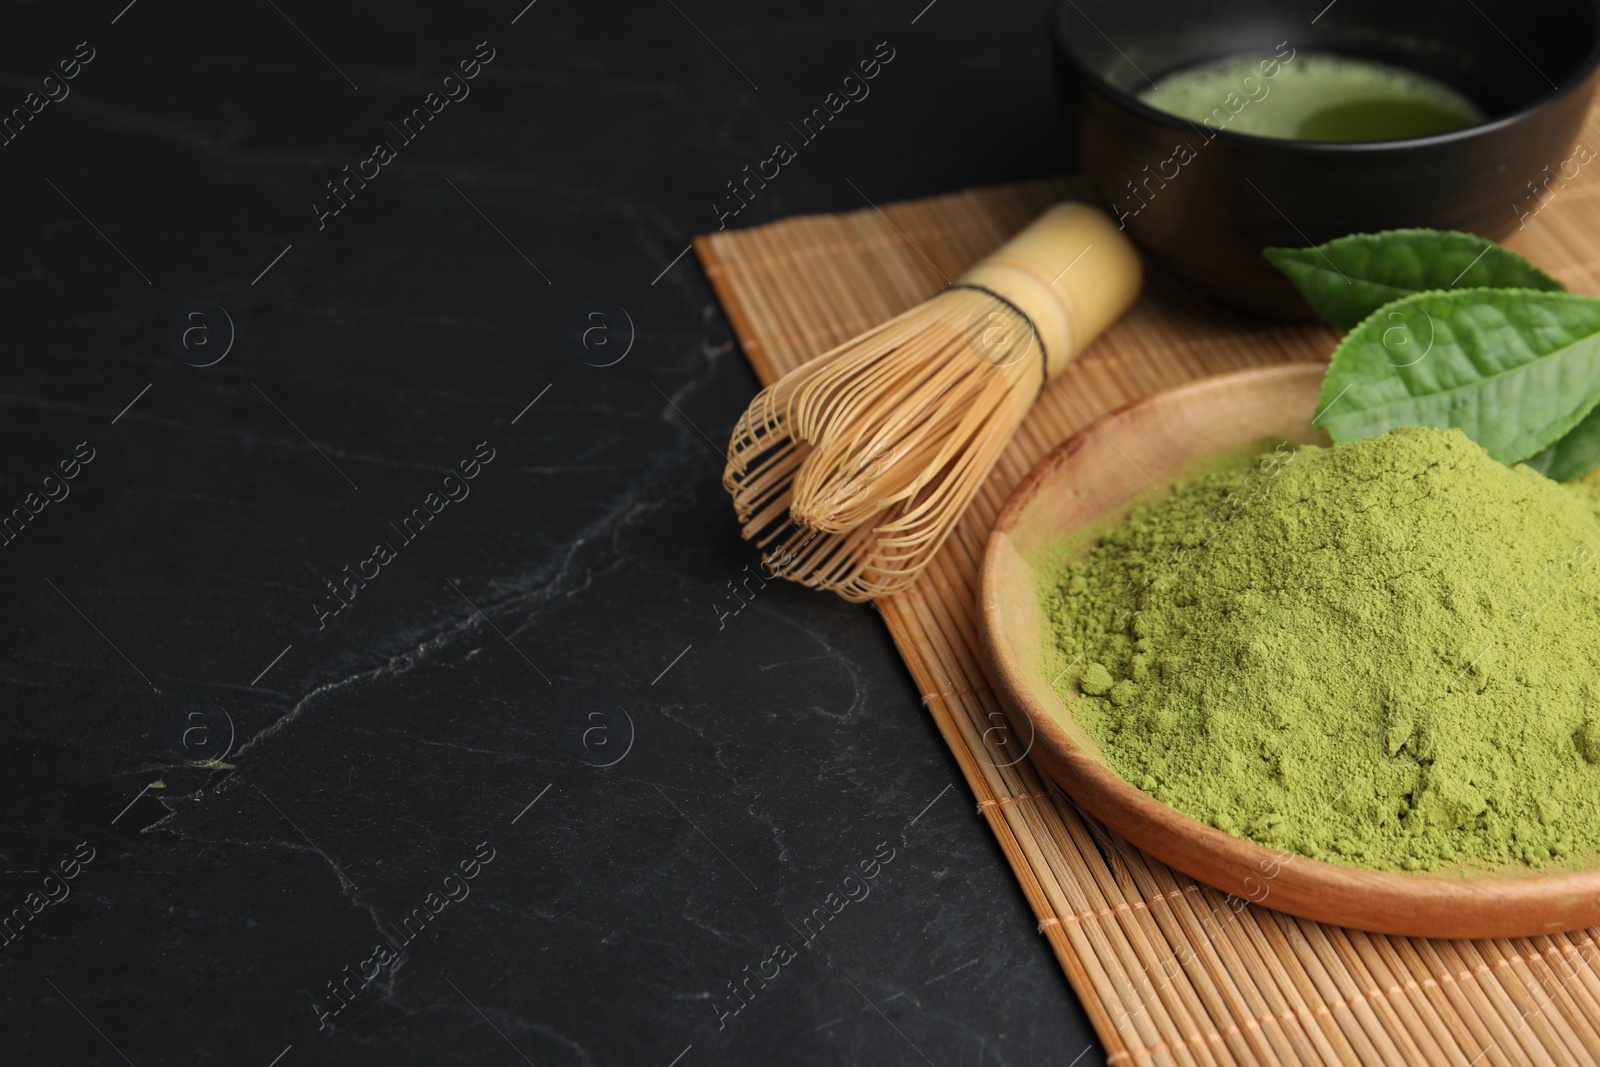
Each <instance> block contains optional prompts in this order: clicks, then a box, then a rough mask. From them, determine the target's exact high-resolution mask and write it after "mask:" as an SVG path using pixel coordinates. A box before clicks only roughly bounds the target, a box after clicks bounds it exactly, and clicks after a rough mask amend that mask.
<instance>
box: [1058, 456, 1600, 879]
mask: <svg viewBox="0 0 1600 1067" xmlns="http://www.w3.org/2000/svg"><path fill="white" fill-rule="evenodd" d="M1597 560H1600V497H1597V496H1596V495H1595V493H1594V492H1593V490H1592V489H1590V488H1589V487H1587V486H1582V485H1580V486H1567V485H1560V484H1557V483H1555V482H1551V481H1549V480H1547V479H1545V478H1544V477H1543V476H1541V475H1539V474H1537V473H1535V472H1534V471H1533V470H1531V469H1529V468H1527V467H1515V468H1508V467H1505V466H1502V465H1501V464H1499V463H1497V462H1495V461H1494V460H1492V459H1490V458H1489V457H1488V455H1487V454H1485V453H1484V451H1483V450H1482V449H1481V448H1480V447H1478V446H1477V445H1476V444H1474V443H1473V442H1472V441H1470V440H1469V439H1468V438H1467V437H1466V436H1465V435H1463V434H1462V433H1461V432H1460V431H1457V430H1432V429H1423V428H1420V427H1401V428H1399V429H1396V430H1392V431H1390V432H1389V433H1386V434H1384V435H1382V436H1381V437H1374V438H1367V439H1364V440H1359V441H1353V442H1348V443H1345V444H1339V445H1335V446H1333V447H1331V448H1316V447H1305V448H1301V449H1298V450H1294V451H1290V450H1288V449H1286V448H1280V449H1279V450H1278V451H1277V452H1274V453H1271V454H1270V455H1267V456H1263V457H1258V458H1254V459H1248V458H1247V459H1243V460H1239V461H1237V462H1233V463H1228V464H1224V465H1221V466H1218V467H1216V468H1214V469H1212V470H1210V471H1208V472H1207V473H1205V474H1203V475H1201V476H1199V477H1196V478H1194V479H1193V480H1192V481H1190V482H1188V483H1186V484H1180V485H1178V486H1176V487H1175V488H1173V489H1172V491H1171V492H1170V493H1169V494H1167V495H1166V496H1164V497H1162V498H1160V499H1159V500H1156V501H1155V502H1153V503H1150V504H1149V505H1148V506H1144V507H1141V508H1138V509H1136V510H1135V511H1134V512H1133V514H1132V515H1131V516H1130V517H1129V518H1128V520H1127V521H1126V522H1124V523H1123V524H1121V525H1120V526H1117V527H1116V528H1114V529H1112V530H1111V531H1109V532H1108V533H1106V534H1105V535H1104V536H1103V537H1102V538H1101V539H1100V540H1099V541H1098V542H1097V543H1096V545H1095V546H1094V547H1093V548H1092V550H1091V551H1090V552H1089V553H1088V554H1087V555H1086V556H1083V557H1082V558H1080V559H1078V560H1076V561H1075V562H1072V563H1070V564H1068V565H1066V566H1065V567H1064V568H1062V569H1061V570H1060V571H1059V572H1058V573H1059V576H1060V577H1059V582H1058V583H1057V584H1056V585H1054V586H1052V587H1050V588H1047V589H1045V590H1042V591H1041V595H1042V597H1043V600H1044V605H1045V609H1046V613H1047V614H1048V616H1049V617H1050V619H1051V621H1052V629H1053V634H1052V637H1053V640H1054V643H1055V645H1056V648H1057V650H1058V651H1059V653H1060V655H1061V659H1060V661H1059V662H1060V663H1061V664H1063V665H1068V664H1070V665H1071V666H1070V669H1068V670H1066V671H1065V672H1064V673H1063V674H1062V675H1061V677H1060V679H1059V680H1058V682H1057V686H1058V688H1059V689H1060V690H1061V691H1062V693H1063V695H1064V696H1065V697H1066V698H1067V700H1068V703H1069V705H1070V706H1071V707H1072V709H1073V712H1074V714H1075V715H1077V716H1078V718H1079V719H1080V721H1081V722H1082V723H1083V725H1084V726H1085V728H1086V729H1087V730H1088V731H1089V733H1090V734H1091V735H1092V736H1093V737H1094V738H1095V739H1096V741H1098V742H1099V744H1100V746H1101V748H1102V750H1103V752H1104V754H1105V756H1106V758H1107V759H1108V761H1109V762H1110V764H1111V766H1112V767H1113V768H1114V769H1115V770H1116V771H1117V772H1118V773H1119V774H1121V775H1122V776H1123V777H1124V778H1126V779H1127V780H1128V781H1130V782H1132V783H1134V784H1135V785H1137V786H1138V787H1139V788H1140V789H1142V790H1144V791H1145V792H1147V793H1150V794H1151V795H1153V796H1155V797H1156V798H1157V799H1159V800H1161V801H1162V802H1164V803H1166V804H1169V805H1171V806H1172V807H1175V808H1178V809H1179V810H1181V811H1184V812H1187V813H1188V814H1190V815H1192V816H1194V817H1195V818H1197V819H1200V820H1202V821H1204V822H1207V823H1210V824H1211V825H1213V826H1216V827H1218V828H1219V829H1222V830H1225V831H1227V832H1229V833H1233V834H1236V835H1239V836H1242V837H1249V838H1253V839H1255V840H1257V841H1259V842H1261V843H1263V844H1267V845H1271V846H1274V847H1278V848H1283V849H1287V850H1291V851H1294V852H1297V853H1300V854H1303V855H1306V856H1312V857H1315V858H1318V859H1325V860H1330V861H1334V862H1342V863H1347V864H1352V865H1357V866H1362V867H1370V868H1376V869H1393V868H1403V869H1406V870H1417V869H1424V868H1436V867H1441V866H1452V867H1453V866H1456V865H1458V864H1459V865H1465V866H1467V867H1472V866H1475V865H1477V864H1476V862H1475V861H1483V862H1505V861H1508V860H1510V861H1521V862H1524V863H1527V864H1531V865H1536V866H1537V865H1543V864H1547V863H1550V862H1551V861H1552V860H1555V861H1556V862H1557V863H1559V862H1560V861H1561V859H1562V858H1563V857H1567V858H1573V857H1577V856H1580V855H1583V854H1587V853H1590V852H1594V851H1597V850H1600V566H1597V565H1596V562H1597Z"/></svg>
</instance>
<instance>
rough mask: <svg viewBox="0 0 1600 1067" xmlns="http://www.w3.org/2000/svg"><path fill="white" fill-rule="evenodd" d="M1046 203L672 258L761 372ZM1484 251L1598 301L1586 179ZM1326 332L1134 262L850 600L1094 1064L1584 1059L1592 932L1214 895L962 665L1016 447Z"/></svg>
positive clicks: (900, 214) (817, 220) (915, 213)
mask: <svg viewBox="0 0 1600 1067" xmlns="http://www.w3.org/2000/svg"><path fill="white" fill-rule="evenodd" d="M1596 117H1600V112H1597V115H1596ZM1072 196H1079V197H1081V196H1083V188H1082V186H1081V185H1080V183H1079V182H1078V180H1076V179H1046V180H1039V181H1031V182H1023V183H1018V184H1015V185H1008V186H1001V187H997V188H993V189H977V190H968V191H966V192H963V193H956V194H952V195H949V196H941V197H934V198H931V199H927V200H921V201H915V202H912V203H905V204H881V205H878V206H875V207H864V208H862V209H861V210H859V211H852V212H849V213H846V214H843V215H831V216H810V217H805V218H797V219H788V220H784V221H781V222H777V223H772V224H770V225H767V226H760V227H756V228H753V229H748V230H739V231H728V232H723V233H717V234H711V235H709V236H705V237H700V238H697V239H696V240H695V248H696V250H697V252H698V254H699V257H700V261H701V263H702V264H703V265H704V267H705V270H706V273H707V275H708V277H709V278H710V280H711V283H712V286H713V287H714V289H715V290H716V293H717V296H718V298H719V299H720V300H721V302H722V305H723V307H724V308H725V309H726V311H727V313H728V317H729V319H730V321H731V322H732V325H733V329H734V331H735V333H736V334H737V335H738V337H739V339H740V342H741V344H742V345H743V346H744V351H745V354H746V356H747V357H748V358H749V360H750V362H751V364H752V365H753V366H754V367H755V369H756V372H757V375H758V376H759V377H760V379H761V380H762V381H763V382H770V381H773V380H775V379H776V378H777V377H779V376H781V375H782V374H783V373H785V372H786V371H788V370H790V369H792V368H793V367H796V366H798V365H799V364H800V363H802V362H804V361H805V360H806V359H809V358H811V357H812V356H815V355H817V354H819V353H821V352H823V351H825V350H827V349H829V348H832V347H834V346H835V345H837V344H840V343H842V342H844V341H846V340H848V339H849V338H851V337H853V336H855V335H856V334H858V333H861V332H863V331H865V330H866V329H868V328H870V327H872V326H874V325H876V324H878V323H879V322H883V321H885V320H887V319H889V318H891V317H892V316H894V315H895V314H897V313H898V312H900V311H903V310H905V309H906V308H908V307H911V306H914V305H915V304H917V303H919V302H921V301H922V300H923V299H926V298H927V297H928V296H930V295H931V294H932V293H934V292H936V291H938V290H939V289H941V288H943V287H944V285H945V284H946V280H947V279H948V278H953V277H955V276H956V274H957V273H959V272H960V271H961V270H962V269H964V268H965V267H966V266H967V265H968V264H970V263H971V262H973V261H975V260H977V259H979V258H981V257H982V256H983V255H984V254H985V253H987V252H989V251H990V250H992V249H993V248H995V247H997V246H998V245H999V244H1000V243H1001V242H1002V241H1004V240H1005V238H1006V237H1008V236H1009V235H1010V234H1012V233H1014V232H1015V231H1017V230H1018V229H1021V228H1022V227H1023V226H1024V225H1026V223H1027V222H1028V221H1030V220H1031V219H1032V218H1033V217H1034V216H1035V215H1037V214H1038V213H1039V212H1040V211H1042V210H1043V209H1044V208H1045V207H1048V206H1049V205H1050V204H1052V203H1054V202H1055V201H1057V200H1059V199H1062V198H1065V197H1072ZM1507 244H1508V245H1509V246H1510V247H1511V248H1513V249H1515V250H1516V251H1519V252H1521V253H1523V254H1524V255H1527V256H1529V257H1530V258H1532V259H1533V260H1534V261H1535V262H1537V263H1539V264H1540V265H1541V266H1543V267H1545V268H1546V269H1547V270H1549V271H1550V272H1551V273H1552V274H1554V275H1555V276H1556V277H1558V278H1560V279H1562V280H1563V281H1565V282H1566V283H1567V284H1568V285H1569V286H1570V287H1571V288H1573V289H1574V290H1576V291H1585V290H1587V291H1597V290H1600V255H1596V254H1595V250H1596V249H1600V180H1596V178H1595V177H1594V176H1593V175H1589V174H1582V175H1580V177H1579V178H1578V179H1577V180H1575V181H1574V182H1572V183H1570V184H1569V186H1568V187H1567V188H1565V189H1563V190H1561V192H1560V194H1559V195H1558V196H1555V197H1552V198H1550V199H1549V200H1548V201H1547V202H1546V206H1545V208H1544V209H1543V210H1542V211H1541V212H1540V213H1539V215H1538V216H1537V217H1535V218H1534V219H1533V220H1532V221H1531V223H1530V225H1529V226H1528V228H1527V229H1525V230H1522V231H1520V232H1519V233H1517V234H1515V235H1514V236H1513V237H1512V238H1511V240H1509V241H1508V242H1507ZM1338 336H1339V335H1338V333H1337V332H1336V331H1334V330H1333V329H1332V328H1331V327H1327V326H1319V325H1308V326H1294V325H1282V324H1274V323H1266V322H1261V321H1257V320H1253V319H1249V318H1246V317H1243V316H1241V315H1237V314H1235V313H1233V312H1230V311H1226V310H1223V309H1219V308H1216V307H1213V306H1211V305H1210V304H1209V303H1207V302H1206V301H1205V300H1204V299H1203V298H1200V297H1198V296H1196V295H1195V294H1193V293H1191V292H1189V291H1188V290H1186V289H1185V288H1183V286H1181V285H1180V284H1179V283H1177V282H1175V281H1174V280H1172V279H1171V278H1168V277H1166V276H1164V275H1163V274H1162V273H1161V272H1160V271H1157V270H1152V271H1150V273H1149V281H1148V284H1147V286H1146V291H1145V293H1144V294H1143V295H1142V296H1141V297H1140V300H1139V302H1138V303H1137V304H1136V305H1135V306H1134V308H1133V310H1132V311H1130V312H1129V313H1128V315H1127V316H1125V317H1124V318H1123V320H1122V321H1121V322H1119V323H1118V324H1117V325H1116V326H1114V327H1113V328H1112V329H1111V330H1109V331H1108V332H1107V333H1106V334H1105V335H1104V336H1103V337H1102V338H1101V339H1100V340H1099V341H1097V342H1096V343H1095V344H1094V345H1092V346H1091V347H1090V348H1089V349H1088V350H1087V351H1086V352H1084V353H1083V354H1082V355H1081V356H1080V357H1079V358H1078V360H1077V362H1076V363H1074V365H1073V366H1072V367H1071V368H1069V370H1068V371H1067V373H1066V374H1064V375H1062V376H1061V378H1059V379H1057V380H1055V381H1053V382H1051V383H1050V385H1049V386H1048V387H1047V388H1045V389H1044V390H1043V391H1042V392H1041V394H1040V396H1039V398H1038V400H1037V402H1036V403H1035V405H1034V409H1033V411H1032V412H1031V413H1030V415H1029V416H1028V418H1027V419H1026V420H1025V421H1024V423H1023V425H1022V426H1021V428H1020V429H1019V431H1018V433H1017V436H1016V439H1015V440H1014V441H1013V442H1012V443H1011V446H1010V447H1009V448H1008V449H1007V450H1006V451H1005V452H1004V454H1002V456H1001V457H1000V459H999V461H998V462H997V463H996V465H995V470H994V472H993V474H992V475H991V476H990V478H989V480H988V482H987V483H986V484H985V485H984V486H983V488H982V490H981V491H980V492H979V494H978V496H977V497H976V498H975V499H974V501H973V503H972V505H971V507H970V508H969V510H968V513H967V515H966V516H964V517H963V519H962V521H961V523H960V524H959V525H958V527H957V529H956V530H955V531H954V533H953V534H952V536H951V537H950V539H949V540H948V541H947V542H946V544H945V547H944V548H943V550H942V551H941V552H940V554H939V556H938V557H937V558H936V559H935V560H934V562H933V564H932V565H931V566H930V567H929V569H928V571H927V572H926V574H924V575H923V577H922V578H921V579H920V580H919V581H918V583H917V584H916V585H914V586H913V587H912V588H911V589H909V590H907V591H906V592H905V593H902V594H900V595H899V596H895V597H892V598H888V599H885V600H880V601H878V602H877V603H876V604H875V605H874V606H875V607H876V609H877V610H878V612H879V614H880V616H881V617H882V618H883V621H884V624H885V625H886V626H888V628H889V631H890V634H891V636H892V637H893V639H894V642H895V645H896V647H897V648H898V649H899V650H900V653H901V655H902V656H903V657H904V659H905V662H906V666H907V668H908V669H909V671H910V672H911V676H912V679H913V680H914V681H915V683H916V685H917V687H918V691H919V692H920V693H921V694H922V703H923V706H924V707H925V708H926V709H927V713H928V715H929V717H930V718H932V720H933V722H934V724H935V726H936V727H937V728H938V730H939V733H940V736H941V737H943V738H944V741H945V743H946V744H947V745H948V746H949V748H950V750H951V752H952V753H953V754H954V756H955V758H956V763H957V766H958V767H959V768H960V771H961V775H962V777H963V779H964V780H965V781H966V784H967V787H968V788H969V789H970V790H971V792H972V795H973V797H974V799H975V801H976V803H977V806H978V811H979V813H980V814H981V815H982V816H983V818H984V821H985V822H986V824H987V825H988V826H989V828H990V830H991V832H992V833H993V834H994V835H995V839H996V840H997V841H998V842H999V844H1000V848H1001V851H1002V853H1003V854H1004V855H1005V857H1006V861H1007V863H1009V864H1010V866H1011V868H1012V870H1013V871H1014V872H1015V873H1016V876H1017V879H1018V882H1019V884H1020V885H1021V888H1022V891H1023V894H1024V895H1025V897H1026V898H1027V900H1028V901H1029V903H1030V905H1031V906H1032V908H1033V909H1034V913H1035V915H1036V916H1037V918H1038V921H1039V931H1040V933H1041V934H1042V935H1043V936H1044V937H1045V938H1046V940H1047V942H1048V943H1049V945H1050V948H1051V950H1052V951H1053V952H1054V953H1055V956H1056V959H1057V960H1058V961H1059V962H1060V964H1061V966H1062V969H1063V970H1064V971H1065V972H1066V975H1067V978H1068V980H1069V981H1070V982H1071V983H1072V985H1073V987H1074V988H1075V989H1076V990H1077V991H1078V994H1079V996H1080V997H1081V999H1082V1000H1083V1004H1084V1009H1085V1010H1086V1011H1087V1013H1088V1015H1089V1019H1090V1022H1091V1024H1092V1025H1093V1026H1094V1028H1095V1030H1096V1032H1097V1033H1098V1034H1099V1035H1100V1038H1101V1040H1102V1042H1104V1044H1105V1048H1106V1053H1107V1056H1108V1059H1109V1060H1110V1062H1111V1063H1113V1064H1118V1065H1122V1064H1138V1065H1144V1064H1173V1065H1194V1067H1212V1065H1216V1067H1224V1065H1233V1064H1262V1065H1267V1067H1275V1065H1279V1064H1291V1063H1329V1064H1333V1063H1337V1064H1371V1063H1391V1062H1394V1063H1401V1062H1413V1063H1428V1064H1453V1065H1456V1067H1479V1065H1480V1064H1481V1065H1485V1067H1487V1065H1491V1064H1506V1065H1511V1064H1527V1065H1530V1067H1531V1065H1555V1064H1569V1063H1570V1064H1600V945H1597V944H1596V941H1595V937H1594V935H1595V931H1582V932H1578V933H1573V934H1557V935H1552V936H1550V937H1541V938H1528V939H1520V940H1516V941H1494V942H1490V941H1480V942H1473V941H1456V942H1451V941H1425V940H1417V939H1409V938H1393V937H1383V936H1379V935H1374V934H1365V933H1360V932H1357V931H1350V930H1341V929H1338V928H1334V927H1324V926H1320V925H1319V924H1317V923H1313V922H1309V921H1306V920H1301V919H1295V918H1292V917H1290V916H1286V915H1283V914H1281V913H1278V912H1274V911H1272V910H1271V909H1270V908H1267V907H1264V906H1262V905H1259V904H1248V905H1246V906H1243V907H1239V906H1238V905H1239V904H1240V903H1241V902H1235V901H1230V900H1229V899H1228V898H1227V897H1226V896H1225V895H1224V894H1222V893H1220V892H1217V891H1216V890H1213V889H1210V888H1208V887H1205V886H1200V885H1197V884H1195V882H1194V881H1193V880H1192V879H1190V878H1187V877H1185V876H1183V875H1180V874H1177V873H1175V872H1173V871H1171V870H1169V869H1168V868H1166V867H1165V866H1163V865H1162V864H1160V863H1158V862H1156V861H1155V860H1153V859H1150V858H1149V857H1147V856H1144V855H1143V854H1141V853H1139V852H1138V850H1137V849H1135V848H1133V846H1131V845H1129V844H1128V843H1127V842H1125V841H1122V840H1121V839H1120V838H1118V837H1116V835H1114V834H1111V833H1110V832H1109V831H1107V830H1106V829H1105V828H1103V827H1101V826H1100V825H1099V824H1098V823H1096V822H1095V821H1094V820H1092V819H1089V818H1087V817H1086V816H1085V815H1084V814H1083V813H1082V812H1080V811H1078V810H1077V807H1076V805H1075V804H1073V803H1072V801H1071V800H1070V799H1069V798H1068V797H1066V796H1065V795H1064V794H1062V793H1061V792H1060V790H1059V789H1057V788H1056V787H1055V786H1054V785H1053V783H1052V782H1051V781H1050V780H1049V778H1048V777H1046V776H1045V775H1043V774H1042V773H1041V772H1040V771H1038V770H1037V769H1036V768H1035V767H1034V766H1033V764H1032V762H1031V760H1029V759H1027V758H1022V757H1023V752H1024V750H1025V748H1026V745H1027V736H1026V733H1024V734H1022V735H1019V734H1018V733H1017V731H1016V730H1015V729H1013V724H1011V723H1009V722H1008V721H1007V720H1006V717H1005V715H1004V712H1003V711H1002V709H1001V707H1000V704H999V702H998V700H997V699H996V697H995V694H994V693H993V692H992V691H991V690H990V688H989V683H988V680H987V678H986V677H985V675H984V671H983V664H982V658H981V653H980V646H979V641H978V634H977V621H976V616H975V610H974V602H975V598H976V594H977V583H978V576H979V570H980V567H981V561H982V558H983V551H984V546H985V543H986V541H987V539H988V532H989V528H990V526H991V525H992V524H993V522H994V519H995V516H996V515H997V514H998V513H999V510H1000V508H1001V506H1002V505H1003V504H1004V502H1005V499H1006V497H1007V495H1008V494H1009V493H1010V491H1011V488H1012V486H1014V485H1015V484H1016V483H1017V481H1018V480H1020V479H1021V478H1022V477H1023V475H1024V474H1026V472H1027V471H1028V469H1029V468H1030V467H1031V466H1032V465H1033V463H1034V462H1035V461H1036V460H1037V459H1038V458H1039V457H1040V456H1042V455H1044V454H1045V453H1046V452H1048V451H1049V450H1050V449H1052V448H1054V447H1055V446H1056V445H1057V444H1059V443H1060V442H1061V441H1062V440H1064V439H1065V438H1067V437H1068V436H1070V435H1071V434H1072V433H1074V432H1076V431H1077V430H1079V429H1082V428H1084V427H1091V428H1093V429H1091V432H1100V433H1104V432H1105V431H1104V430H1102V429H1100V428H1099V427H1100V426H1101V423H1102V420H1103V419H1104V417H1105V415H1107V414H1108V413H1109V412H1111V411H1113V410H1115V409H1116V408H1118V407H1121V406H1122V405H1124V404H1126V403H1129V402H1130V401H1133V400H1135V399H1137V398H1139V397H1141V396H1144V395H1147V394H1149V393H1151V392H1154V391H1157V390H1159V389H1164V388H1168V387H1171V386H1173V385H1177V384H1180V383H1182V382H1185V381H1188V380H1191V379H1193V378H1196V377H1200V376H1203V375H1210V374H1218V373H1222V372H1225V371H1228V370H1234V369H1241V368H1244V367H1253V366H1265V365H1270V364H1273V363H1277V362H1287V361H1295V360H1307V359H1313V360H1314V359H1323V358H1326V356H1327V354H1328V353H1329V352H1330V351H1331V350H1332V348H1333V346H1334V344H1335V343H1336V342H1337V339H1338ZM1112 434H1113V437H1112V438H1111V439H1110V442H1111V444H1112V445H1115V444H1116V441H1115V440H1114V434H1115V431H1112ZM729 521H730V522H731V521H732V516H731V513H730V518H729ZM1268 899H1269V900H1270V895H1269V898H1268ZM1236 908H1237V910H1236Z"/></svg>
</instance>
